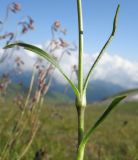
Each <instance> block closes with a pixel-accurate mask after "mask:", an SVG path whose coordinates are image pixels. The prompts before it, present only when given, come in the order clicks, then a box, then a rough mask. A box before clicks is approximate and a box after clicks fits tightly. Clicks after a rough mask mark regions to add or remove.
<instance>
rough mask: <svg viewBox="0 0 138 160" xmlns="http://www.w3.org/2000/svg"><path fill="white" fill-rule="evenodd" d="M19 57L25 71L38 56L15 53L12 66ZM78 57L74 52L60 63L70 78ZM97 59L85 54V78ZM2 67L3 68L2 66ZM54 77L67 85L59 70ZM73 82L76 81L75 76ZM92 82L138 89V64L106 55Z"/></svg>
mask: <svg viewBox="0 0 138 160" xmlns="http://www.w3.org/2000/svg"><path fill="white" fill-rule="evenodd" d="M38 46H39V47H40V48H43V47H44V46H42V45H38ZM44 48H45V47H44ZM2 51H3V50H0V52H2ZM59 54H60V51H58V52H56V53H55V55H56V56H59ZM17 55H19V56H21V57H22V59H23V61H24V62H25V70H31V69H32V66H33V64H34V62H35V60H36V59H37V56H35V55H34V54H33V53H31V52H29V51H25V50H23V49H21V50H18V51H15V53H14V56H13V57H12V59H11V58H9V60H10V63H11V65H12V66H13V64H12V63H13V62H14V57H15V56H17ZM77 57H78V55H77V53H76V52H73V53H72V54H71V55H68V54H65V55H64V56H63V58H62V60H61V62H60V65H61V67H62V68H63V70H64V71H65V73H66V74H67V75H68V76H70V74H71V70H72V66H73V65H74V64H77ZM96 57H97V54H87V53H85V54H84V73H85V77H86V74H87V73H88V71H89V69H90V67H91V65H92V64H93V62H94V60H95V59H96ZM0 66H2V64H0ZM2 68H3V67H1V69H2ZM54 77H55V78H56V79H57V80H58V81H59V82H60V83H67V82H66V81H65V80H64V78H63V76H62V75H61V74H60V73H59V72H58V71H57V70H56V71H55V73H54ZM73 80H74V81H75V80H76V75H75V74H74V77H73ZM90 80H103V81H106V82H110V83H113V84H117V85H120V86H121V87H124V88H126V89H130V88H138V62H133V61H130V60H127V59H125V58H123V57H120V56H119V55H117V54H114V55H110V54H108V53H105V54H104V56H103V57H102V58H101V60H100V62H99V63H98V65H97V67H96V68H95V69H94V72H93V74H92V77H91V79H90Z"/></svg>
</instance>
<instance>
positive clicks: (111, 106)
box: [82, 96, 126, 145]
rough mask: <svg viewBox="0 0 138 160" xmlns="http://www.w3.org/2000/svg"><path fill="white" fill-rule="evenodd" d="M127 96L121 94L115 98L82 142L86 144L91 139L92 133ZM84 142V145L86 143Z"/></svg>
mask: <svg viewBox="0 0 138 160" xmlns="http://www.w3.org/2000/svg"><path fill="white" fill-rule="evenodd" d="M125 97H126V96H119V97H117V98H115V99H114V100H113V101H112V102H111V104H110V105H109V107H107V109H106V110H105V112H104V113H103V114H102V115H101V116H100V118H99V119H98V120H97V121H96V123H95V124H94V125H93V126H92V127H91V128H90V129H89V130H88V132H87V133H86V134H85V136H84V138H83V141H82V143H84V144H86V142H87V141H88V140H89V138H90V136H91V135H92V133H93V131H94V130H95V129H96V128H97V127H98V126H99V125H100V124H101V123H102V122H103V120H104V119H105V118H106V117H107V116H108V115H109V113H110V112H111V111H112V110H113V108H115V107H116V106H117V104H118V103H119V102H120V101H122V100H123V99H124V98H125ZM84 144H83V145H84Z"/></svg>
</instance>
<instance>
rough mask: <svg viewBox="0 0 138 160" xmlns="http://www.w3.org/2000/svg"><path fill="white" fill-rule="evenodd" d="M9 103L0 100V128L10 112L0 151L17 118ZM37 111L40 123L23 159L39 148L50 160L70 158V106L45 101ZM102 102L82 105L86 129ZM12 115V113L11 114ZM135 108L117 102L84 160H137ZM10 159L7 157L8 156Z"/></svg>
mask: <svg viewBox="0 0 138 160" xmlns="http://www.w3.org/2000/svg"><path fill="white" fill-rule="evenodd" d="M11 103H12V102H10V101H8V102H6V105H3V103H0V130H1V128H2V126H3V124H5V123H6V120H7V119H9V118H10V117H11V115H12V118H13V119H12V121H10V122H8V123H7V125H6V127H5V128H3V130H2V134H1V135H0V152H1V150H2V147H3V146H4V144H5V143H6V141H7V139H8V136H9V135H10V133H11V130H12V127H13V124H14V122H15V120H16V119H17V118H18V115H19V112H20V110H19V109H18V108H16V107H15V106H14V105H13V104H11ZM44 104H45V105H44V106H43V107H42V110H41V113H40V122H41V126H40V127H39V130H38V132H37V135H36V137H35V139H34V141H33V143H32V145H31V147H30V149H29V151H28V152H27V154H26V155H25V157H24V158H23V160H28V159H29V160H34V157H35V153H36V152H37V151H39V150H40V149H42V150H44V152H45V155H46V156H47V157H48V159H50V160H65V159H68V160H73V159H75V157H76V154H75V152H74V150H76V151H77V133H76V129H77V117H76V110H75V108H74V107H73V105H68V106H64V107H60V106H59V105H58V106H57V105H54V103H53V104H51V105H49V104H46V103H44ZM105 106H106V104H104V103H97V104H96V103H95V104H93V105H89V106H88V107H87V108H86V117H85V120H86V129H87V128H89V127H90V126H91V122H93V123H94V122H95V120H96V118H97V117H99V116H100V114H101V113H102V112H103V111H104V110H105ZM13 115H16V116H13ZM137 122H138V108H137V104H136V103H134V102H133V103H132V102H131V103H127V104H120V105H119V106H118V107H117V108H116V109H114V111H113V112H112V113H111V114H110V115H109V117H108V118H107V119H106V120H105V121H104V123H103V125H101V126H99V127H98V128H97V130H96V131H95V132H94V134H93V138H92V140H90V141H89V143H88V145H87V146H86V154H85V160H137V159H138V127H136V125H137ZM28 130H29V126H28V128H26V129H25V132H24V135H22V137H21V138H20V141H19V143H17V145H16V146H15V148H13V149H15V152H13V151H14V150H12V151H11V152H13V154H12V160H16V156H17V155H18V154H19V153H20V152H21V150H22V146H23V144H24V143H26V141H27V139H26V137H28V136H27V134H28ZM10 159H11V158H10Z"/></svg>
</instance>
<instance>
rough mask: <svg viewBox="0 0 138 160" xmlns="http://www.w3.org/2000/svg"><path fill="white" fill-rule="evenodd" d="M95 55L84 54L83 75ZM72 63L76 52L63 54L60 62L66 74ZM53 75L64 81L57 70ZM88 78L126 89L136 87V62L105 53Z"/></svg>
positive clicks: (137, 66) (74, 60)
mask: <svg viewBox="0 0 138 160" xmlns="http://www.w3.org/2000/svg"><path fill="white" fill-rule="evenodd" d="M96 57H97V54H93V55H90V54H86V53H85V54H84V73H85V77H86V74H87V73H88V71H89V69H90V67H91V65H92V64H93V62H94V60H95V59H96ZM74 64H77V54H75V53H74V54H73V55H71V56H69V55H65V56H64V58H63V59H62V61H61V63H60V65H61V66H62V68H63V69H64V71H65V72H66V73H67V74H68V75H69V73H70V72H71V66H72V65H74ZM55 76H56V78H57V79H58V80H59V81H60V82H63V83H64V81H63V77H62V76H61V75H60V74H59V73H58V72H56V73H55ZM74 79H75V78H74ZM90 80H103V81H106V82H110V83H113V84H117V85H120V86H122V87H124V88H126V89H129V88H135V87H138V62H137V63H136V62H133V61H129V60H127V59H124V58H122V57H120V56H119V55H110V54H108V53H105V54H104V56H103V57H102V58H101V60H100V62H99V63H98V65H97V67H96V68H95V69H94V72H93V74H92V77H91V79H90Z"/></svg>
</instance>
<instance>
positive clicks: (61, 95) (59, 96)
mask: <svg viewBox="0 0 138 160" xmlns="http://www.w3.org/2000/svg"><path fill="white" fill-rule="evenodd" d="M11 79H12V84H10V87H9V89H8V92H9V96H10V95H12V96H13V95H14V94H16V93H18V92H23V93H26V92H27V90H28V86H29V84H30V79H31V73H30V72H26V73H24V74H21V75H19V76H16V75H12V76H11ZM21 82H22V83H23V87H19V86H18V85H17V84H18V83H21ZM65 88H66V85H65V84H62V83H59V82H58V81H57V80H56V79H53V81H52V84H51V86H50V89H49V91H48V94H47V95H46V98H47V99H48V100H50V101H53V100H54V101H57V102H59V101H61V102H71V101H73V100H74V99H75V97H74V93H73V91H72V89H71V87H70V86H69V85H68V87H67V88H68V89H67V91H66V92H65ZM125 90H126V89H125V88H122V87H121V86H119V85H116V84H113V83H110V82H106V81H102V80H93V81H91V82H90V83H89V85H88V90H87V101H88V103H92V102H96V101H102V100H105V99H107V98H108V97H112V96H114V95H118V94H129V96H128V98H126V101H131V100H132V101H133V100H134V101H137V100H138V89H136V90H129V91H125Z"/></svg>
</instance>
